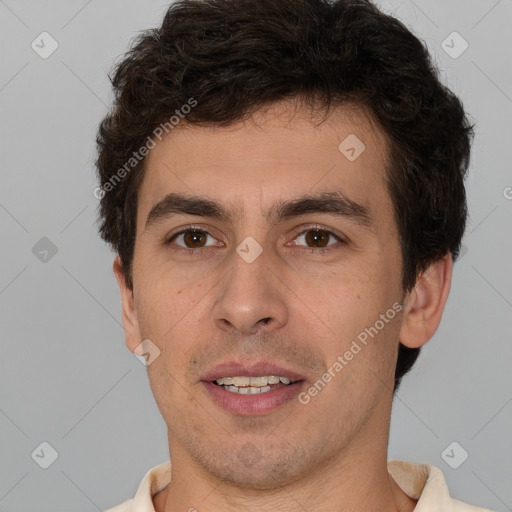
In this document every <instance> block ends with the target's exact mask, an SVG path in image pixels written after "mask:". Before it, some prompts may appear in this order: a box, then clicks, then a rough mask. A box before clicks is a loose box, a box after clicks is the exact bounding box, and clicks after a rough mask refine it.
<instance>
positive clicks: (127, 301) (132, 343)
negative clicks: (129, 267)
mask: <svg viewBox="0 0 512 512" xmlns="http://www.w3.org/2000/svg"><path fill="white" fill-rule="evenodd" d="M112 268H113V270H114V275H115V276H116V279H117V284H118V285H119V291H120V292H121V311H122V319H123V327H124V333H125V343H126V346H127V347H128V349H129V350H130V352H133V351H134V350H135V349H136V348H137V346H139V345H140V343H141V340H142V337H141V334H140V328H139V321H138V317H137V309H136V307H135V300H134V296H133V290H132V289H131V288H130V287H129V286H128V285H127V283H126V279H125V275H124V272H123V267H122V264H121V258H120V256H116V258H115V259H114V263H113V265H112Z"/></svg>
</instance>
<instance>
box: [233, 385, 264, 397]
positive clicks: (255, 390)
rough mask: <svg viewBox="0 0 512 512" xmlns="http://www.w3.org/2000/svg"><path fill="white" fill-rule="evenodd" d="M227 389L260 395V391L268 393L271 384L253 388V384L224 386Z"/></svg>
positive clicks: (242, 393)
mask: <svg viewBox="0 0 512 512" xmlns="http://www.w3.org/2000/svg"><path fill="white" fill-rule="evenodd" d="M224 389H225V390H226V391H230V392H231V393H238V394H239V395H259V394H260V393H267V392H268V391H270V389H271V388H270V386H263V387H261V388H253V387H251V386H247V387H245V388H237V387H236V386H227V387H224Z"/></svg>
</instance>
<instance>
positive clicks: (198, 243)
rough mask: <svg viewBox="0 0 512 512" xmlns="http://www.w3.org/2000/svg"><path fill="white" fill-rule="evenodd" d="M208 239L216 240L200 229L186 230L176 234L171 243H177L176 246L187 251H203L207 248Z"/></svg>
mask: <svg viewBox="0 0 512 512" xmlns="http://www.w3.org/2000/svg"><path fill="white" fill-rule="evenodd" d="M208 237H210V238H212V239H213V240H214V238H213V237H212V236H211V235H210V234H209V233H207V232H206V231H201V230H198V229H186V230H184V231H181V232H179V233H176V235H174V236H173V237H172V238H171V240H169V242H176V245H179V246H180V247H183V248H185V249H202V248H203V247H207V244H206V242H207V240H208ZM209 245H214V244H209Z"/></svg>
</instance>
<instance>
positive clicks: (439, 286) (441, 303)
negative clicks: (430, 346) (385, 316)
mask: <svg viewBox="0 0 512 512" xmlns="http://www.w3.org/2000/svg"><path fill="white" fill-rule="evenodd" d="M452 269H453V260H452V256H451V253H448V254H446V255H445V256H444V257H443V258H441V259H440V260H437V261H435V262H434V263H432V264H431V265H430V266H429V267H428V269H426V270H425V272H423V273H422V274H421V275H420V276H419V277H418V280H417V281H416V285H415V286H414V288H413V290H411V292H410V293H409V295H408V297H407V300H406V305H405V308H404V316H403V320H402V327H401V329H400V343H402V345H405V346H406V347H409V348H419V347H421V346H423V345H424V344H425V343H427V341H429V340H430V339H431V338H432V336H434V334H435V332H436V331H437V328H438V327H439V324H440V323H441V318H442V316H443V311H444V308H445V305H446V301H447V299H448V294H449V293H450V285H451V280H452Z"/></svg>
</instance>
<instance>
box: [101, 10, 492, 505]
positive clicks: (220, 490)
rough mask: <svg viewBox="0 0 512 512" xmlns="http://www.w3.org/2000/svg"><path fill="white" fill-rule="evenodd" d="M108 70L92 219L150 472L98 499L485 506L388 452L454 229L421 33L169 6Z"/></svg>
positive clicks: (449, 117) (433, 316) (457, 191)
mask: <svg viewBox="0 0 512 512" xmlns="http://www.w3.org/2000/svg"><path fill="white" fill-rule="evenodd" d="M112 83H113V86H114V90H115V93H116V97H115V104H114V107H113V109H112V111H111V112H110V113H109V115H108V116H107V117H106V118H105V120H104V121H103V122H102V124H101V127H100V131H99V135H98V148H99V156H98V160H97V166H98V172H99V177H100V187H98V189H97V195H98V197H99V198H100V199H101V206H100V215H101V234H102V236H103V238H104V239H105V240H106V241H107V242H109V243H110V244H111V245H112V246H113V248H114V249H115V251H116V252H117V257H116V259H115V262H114V272H115V275H116V278H117V281H118V284H119V287H120V290H121V299H122V316H123V323H124V328H125V333H126V344H127V347H128V348H129V349H130V350H131V351H132V352H134V353H136V354H139V355H144V357H145V358H146V364H147V371H148V377H149V380H150V384H151V388H152V391H153V394H154V396H155V400H156V402H157V404H158V407H159V409H160V411H161V413H162V416H163V418H164V420H165V422H166V424H167V427H168V441H169V451H170V459H171V461H172V464H171V463H165V464H162V465H159V466H157V467H156V468H153V469H151V470H150V471H148V472H147V474H146V476H145V477H144V479H143V481H142V483H141V484H140V487H139V489H138V490H137V492H136V495H135V498H134V499H133V500H128V501H126V502H125V503H123V504H121V505H119V506H118V507H115V508H114V509H111V510H112V511H116V512H121V511H132V512H143V511H144V512H146V511H152V510H155V511H157V512H164V511H165V512H176V511H189V512H193V511H198V512H219V511H223V512H226V511H234V510H236V511H239V510H244V511H258V512H260V511H267V510H272V511H276V510H277V511H283V512H284V511H302V510H307V511H322V512H341V511H343V512H345V511H347V512H348V511H351V512H356V511H361V512H362V511H365V512H366V511H371V510H378V511H380V512H396V511H401V512H408V511H411V510H416V511H417V512H426V511H431V510H432V511H433V510H442V511H443V512H446V511H449V510H453V511H476V510H484V509H480V508H476V507H473V506H471V505H467V504H464V503H463V502H461V501H457V500H454V499H452V498H451V497H450V495H449V492H448V489H447V486H446V482H445V479H444V477H443V474H442V472H441V471H440V470H439V469H438V468H435V467H433V466H429V465H424V464H419V463H417V464H415V463H408V462H404V461H390V462H388V461H387V446H388V437H389V424H390V415H391V406H392V400H393V395H394V392H395V391H396V390H397V389H398V386H399V384H400V379H401V378H402V376H403V375H404V374H405V373H406V372H407V371H409V369H410V368H411V367H412V365H413V364H414V362H415V360H416V358H417V356H418V354H419V351H420V348H421V347H422V346H423V345H424V344H425V343H426V342H427V341H428V340H429V339H431V338H432V336H433V335H434V333H435V332H436V329H437V328H438V326H439V323H440V321H441V316H442V313H443V309H444V306H445V303H446V300H447V297H448V293H449V290H450V282H451V276H452V266H453V261H454V259H456V257H457V255H458V252H459V248H460V243H461V238H462V235H463V233H464V228H465V222H466V200H465V190H464V176H465V173H466V171H467V167H468V163H469V149H470V140H471V136H472V130H471V127H470V126H469V124H468V122H467V119H466V116H465V113H464V110H463V108H462V105H461V103H460V101H459V100H458V99H457V98H456V97H455V96H454V95H453V94H452V93H451V92H450V91H448V90H447V89H446V88H445V87H444V86H443V85H441V84H440V82H439V80H438V77H437V74H436V72H435V68H434V67H433V65H432V63H431V61H430V57H429V55H428V53H427V51H426V50H425V48H424V46H423V45H422V43H420V42H419V41H418V39H416V37H415V36H413V35H412V34H411V33H410V32H409V31H408V30H407V29H406V28H405V27H404V26H403V25H402V24H401V23H399V22H398V21H397V20H395V19H394V18H392V17H389V16H386V15H384V14H383V13H381V12H380V11H379V10H378V9H377V8H376V7H375V6H374V5H373V4H372V3H370V2H369V1H365V0H338V1H333V2H328V1H327V0H280V1H279V2H276V1H275V0H205V1H197V0H182V1H179V2H176V3H174V4H172V5H171V7H170V8H169V10H168V12H167V14H166V16H165V18H164V20H163V23H162V26H161V27H160V28H158V29H155V30H151V31H147V32H146V33H144V34H142V35H141V36H140V38H139V39H138V41H137V42H136V44H135V45H134V46H133V47H132V48H131V50H130V52H129V53H128V54H127V55H126V57H125V58H124V60H123V61H122V62H121V63H120V64H119V65H118V67H117V69H116V71H115V74H114V76H113V80H112Z"/></svg>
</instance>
